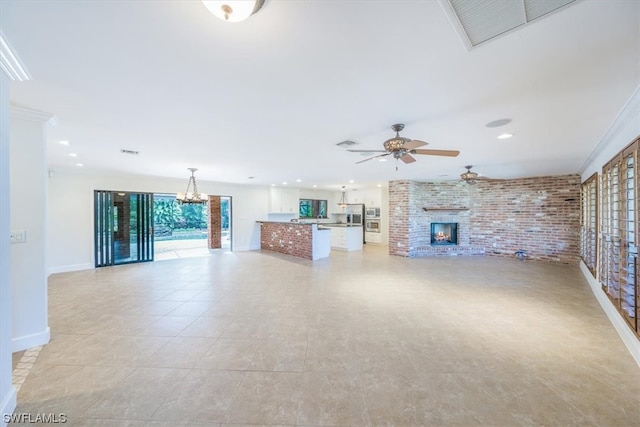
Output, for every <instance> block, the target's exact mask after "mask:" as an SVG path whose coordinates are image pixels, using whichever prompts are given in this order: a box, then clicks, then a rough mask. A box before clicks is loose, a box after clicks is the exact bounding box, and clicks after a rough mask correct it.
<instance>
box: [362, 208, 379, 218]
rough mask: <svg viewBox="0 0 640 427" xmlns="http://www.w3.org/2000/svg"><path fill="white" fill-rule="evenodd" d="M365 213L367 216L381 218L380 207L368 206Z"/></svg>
mask: <svg viewBox="0 0 640 427" xmlns="http://www.w3.org/2000/svg"><path fill="white" fill-rule="evenodd" d="M365 215H366V217H367V218H380V208H367V211H366V213H365Z"/></svg>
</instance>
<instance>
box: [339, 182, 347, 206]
mask: <svg viewBox="0 0 640 427" xmlns="http://www.w3.org/2000/svg"><path fill="white" fill-rule="evenodd" d="M347 204H348V202H347V193H345V191H344V185H343V186H342V195H341V196H340V201H339V202H338V206H340V207H341V208H342V209H344V208H346V207H347Z"/></svg>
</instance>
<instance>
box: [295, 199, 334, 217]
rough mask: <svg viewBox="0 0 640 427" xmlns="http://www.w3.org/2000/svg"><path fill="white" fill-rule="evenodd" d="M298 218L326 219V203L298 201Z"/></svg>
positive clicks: (307, 200)
mask: <svg viewBox="0 0 640 427" xmlns="http://www.w3.org/2000/svg"><path fill="white" fill-rule="evenodd" d="M298 215H299V216H300V218H327V201H326V200H315V199H300V209H299V211H298Z"/></svg>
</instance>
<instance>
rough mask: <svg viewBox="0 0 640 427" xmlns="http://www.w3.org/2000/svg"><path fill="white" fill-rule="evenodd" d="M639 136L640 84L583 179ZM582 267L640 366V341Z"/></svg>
mask: <svg viewBox="0 0 640 427" xmlns="http://www.w3.org/2000/svg"><path fill="white" fill-rule="evenodd" d="M638 136H640V86H639V87H638V88H637V89H636V91H635V92H634V93H633V95H632V96H631V98H630V99H629V101H628V102H627V103H626V104H625V106H624V107H623V108H622V110H621V112H620V114H618V116H617V118H616V120H615V121H614V122H613V123H612V124H611V126H610V127H609V129H608V130H607V132H606V133H605V134H604V135H603V137H602V139H601V140H600V143H599V144H598V146H597V147H596V149H595V150H594V151H593V153H592V154H591V155H590V156H589V158H588V159H587V161H586V162H585V164H584V166H583V167H582V169H581V170H580V173H581V176H582V180H583V181H584V180H585V179H587V178H589V177H590V176H591V175H593V173H594V172H598V176H600V173H601V172H602V166H603V165H604V164H605V163H607V162H608V161H609V160H611V158H613V156H615V155H616V154H618V152H620V150H622V149H623V148H624V147H625V146H626V145H627V144H629V143H630V142H633V141H634V140H635V139H636V138H637V137H638ZM580 268H581V270H582V273H583V274H584V276H585V278H586V279H587V281H588V283H589V285H590V286H591V289H592V291H593V293H594V294H595V296H596V298H597V300H598V302H599V303H600V305H601V306H602V308H603V310H604V312H605V313H606V314H607V316H608V317H609V320H610V321H611V323H612V324H613V326H614V327H615V328H616V331H617V332H618V335H620V338H621V339H622V341H623V342H624V343H625V345H626V346H627V348H628V349H629V351H630V352H631V355H632V356H633V357H634V359H635V360H636V362H637V363H638V365H640V341H638V339H637V338H636V337H635V336H634V334H633V332H631V330H630V329H629V328H628V327H627V325H626V324H625V322H624V321H623V320H622V317H621V315H620V314H619V313H618V310H617V309H616V308H615V307H614V306H613V304H612V303H611V301H610V300H609V298H607V297H606V296H605V294H604V292H603V291H602V288H601V286H600V284H599V283H598V280H597V279H594V277H593V276H592V275H591V272H590V271H589V269H588V268H587V267H586V265H585V264H584V263H583V262H581V265H580Z"/></svg>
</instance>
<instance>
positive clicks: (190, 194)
mask: <svg viewBox="0 0 640 427" xmlns="http://www.w3.org/2000/svg"><path fill="white" fill-rule="evenodd" d="M188 170H190V171H191V177H190V178H189V182H188V183H187V191H185V192H184V193H178V194H176V200H177V201H178V203H180V204H198V205H202V204H205V203H207V201H208V200H209V198H208V196H207V195H206V194H204V193H198V186H197V185H196V177H195V173H196V171H197V170H198V169H196V168H188ZM192 185H193V191H189V189H190V188H191V186H192Z"/></svg>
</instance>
